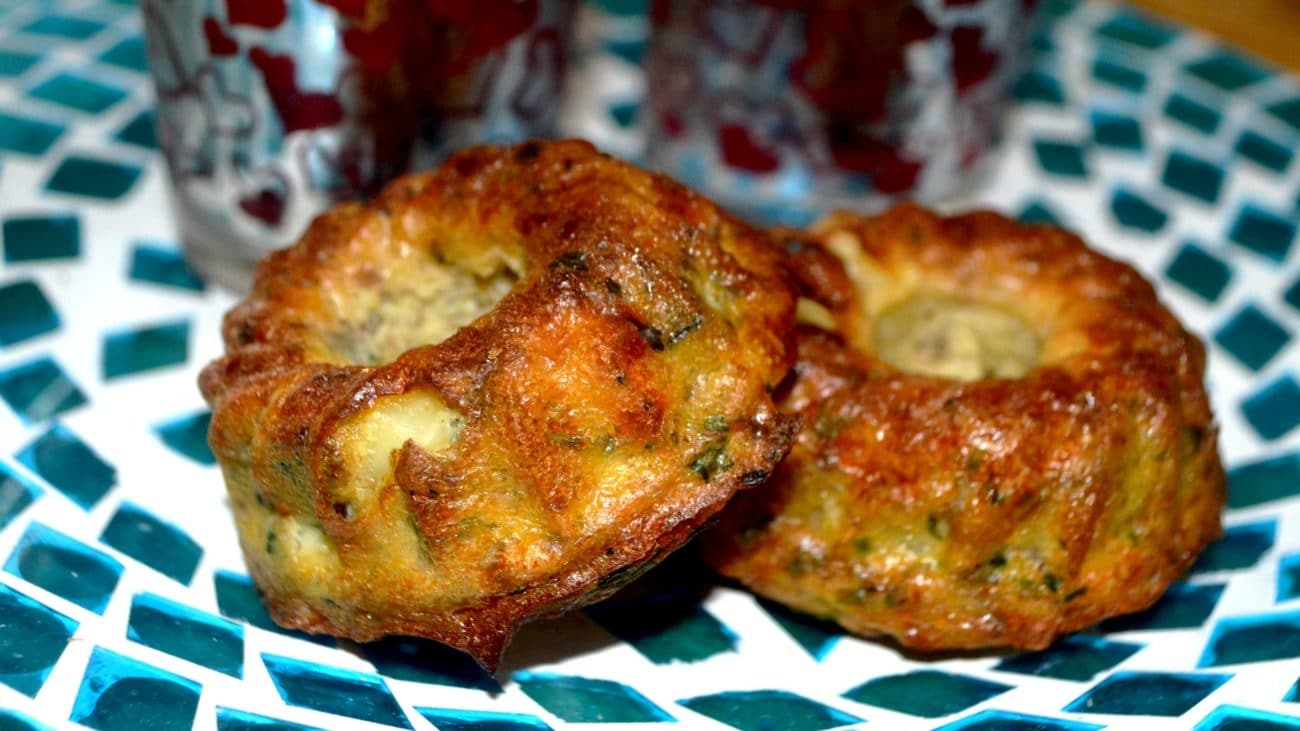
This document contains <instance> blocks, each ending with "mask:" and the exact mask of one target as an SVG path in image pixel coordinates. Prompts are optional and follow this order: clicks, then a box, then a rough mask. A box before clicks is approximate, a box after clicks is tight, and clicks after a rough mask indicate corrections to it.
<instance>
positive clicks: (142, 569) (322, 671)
mask: <svg viewBox="0 0 1300 731" xmlns="http://www.w3.org/2000/svg"><path fill="white" fill-rule="evenodd" d="M640 5H641V4H640V3H633V2H627V1H625V0H602V1H601V2H593V3H589V4H588V5H587V6H586V7H584V9H583V17H582V21H581V24H580V29H581V34H580V40H581V44H582V47H583V50H582V51H581V52H580V53H579V57H578V62H577V63H576V64H575V68H574V71H573V73H574V74H576V75H577V77H578V82H577V83H578V84H579V85H580V86H581V88H583V89H584V90H586V91H587V92H588V93H586V94H584V95H582V96H581V97H579V98H578V99H577V100H576V101H575V102H574V103H573V104H571V107H572V108H571V109H570V110H569V113H568V117H567V118H566V124H567V128H568V130H569V131H572V132H580V133H583V134H585V135H588V136H590V137H592V138H593V139H595V140H596V141H597V142H599V143H600V144H601V145H603V146H604V147H605V148H606V149H609V150H611V151H614V152H617V153H622V154H633V153H634V152H635V150H636V140H637V135H638V130H637V127H636V122H635V116H636V115H635V111H636V106H637V103H638V99H639V97H638V95H639V93H640V89H641V88H642V84H641V81H640V77H639V71H638V67H637V63H636V62H637V60H638V55H639V54H640V53H641V52H642V51H643V48H644V35H645V19H644V17H643V16H642V14H641V9H640ZM1045 12H1046V16H1047V17H1046V19H1045V22H1044V23H1043V25H1042V27H1041V28H1040V29H1039V31H1038V32H1037V33H1036V35H1035V39H1034V49H1035V50H1034V56H1033V60H1032V64H1031V68H1030V69H1029V70H1028V72H1027V73H1026V74H1025V75H1024V76H1023V77H1022V78H1021V79H1020V81H1019V82H1018V83H1017V85H1016V89H1015V92H1016V98H1017V102H1016V105H1015V108H1014V110H1013V113H1012V118H1011V120H1010V126H1009V129H1008V132H1007V139H1006V143H1005V145H1004V152H1003V155H1002V157H1001V159H1000V161H999V163H998V166H997V168H996V171H995V173H994V175H993V178H992V179H991V180H990V182H989V185H987V186H986V187H985V188H984V189H983V190H982V191H981V193H980V194H979V196H978V200H976V201H975V203H978V204H981V205H988V206H992V207H995V208H998V209H1001V210H1003V211H1005V212H1008V213H1010V214H1013V215H1017V216H1019V217H1021V218H1023V219H1028V220H1052V221H1057V222H1059V223H1060V224H1062V225H1064V226H1067V227H1070V228H1073V229H1076V230H1079V231H1080V232H1082V233H1083V234H1084V236H1085V237H1086V238H1087V239H1088V240H1089V241H1091V242H1093V243H1094V244H1095V245H1096V246H1098V247H1099V248H1101V249H1103V250H1105V251H1107V252H1109V253H1111V254H1113V255H1116V256H1119V257H1121V258H1124V259H1127V260H1129V261H1132V262H1133V263H1134V264H1135V265H1136V266H1137V267H1138V268H1140V269H1141V270H1142V271H1143V272H1144V273H1145V274H1147V275H1148V276H1149V277H1150V278H1151V279H1152V280H1153V281H1155V282H1156V283H1157V286H1158V288H1159V291H1160V293H1161V296H1162V298H1163V299H1164V300H1165V301H1166V302H1167V303H1168V304H1169V305H1170V306H1171V307H1172V308H1173V309H1174V310H1175V311H1176V312H1177V314H1178V315H1179V316H1180V317H1181V318H1182V319H1183V320H1184V321H1185V322H1186V323H1188V325H1189V326H1190V327H1191V328H1192V329H1193V330H1194V331H1195V332H1197V333H1198V334H1199V335H1201V336H1202V337H1203V338H1204V339H1205V340H1206V343H1207V345H1208V347H1209V352H1210V370H1209V381H1210V390H1211V393H1212V398H1213V402H1214V405H1215V408H1216V410H1217V414H1218V418H1219V421H1220V423H1221V426H1222V442H1221V445H1222V450H1223V454H1224V457H1225V460H1226V463H1227V465H1228V467H1229V471H1230V478H1229V479H1230V489H1229V503H1230V504H1229V509H1228V512H1227V515H1226V525H1227V530H1226V534H1225V536H1224V538H1223V540H1222V541H1220V542H1218V543H1216V544H1215V545H1213V546H1212V547H1211V548H1210V549H1209V550H1208V551H1207V552H1206V553H1205V554H1204V556H1202V557H1201V559H1200V560H1199V561H1198V563H1197V564H1196V566H1195V567H1194V568H1193V569H1192V571H1191V572H1190V574H1189V575H1188V576H1187V577H1185V578H1184V580H1182V581H1180V582H1178V583H1177V584H1175V586H1174V587H1173V588H1172V589H1171V590H1170V592H1169V594H1168V595H1167V596H1166V597H1165V598H1164V599H1163V600H1162V601H1161V602H1160V603H1159V604H1157V605H1156V606H1155V607H1154V608H1152V609H1151V610H1149V611H1147V612H1144V613H1141V614H1138V615H1134V616H1130V617H1125V618H1121V619H1118V620H1114V621H1111V622H1107V623H1105V624H1103V625H1102V626H1101V627H1099V628H1097V629H1096V630H1094V631H1091V632H1088V633H1084V634H1080V635H1075V636H1072V637H1069V638H1066V639H1064V640H1061V641H1059V642H1058V643H1057V644H1056V645H1055V646H1053V647H1052V648H1051V649H1049V650H1046V651H1043V652H1038V653H1028V654H975V655H962V656H948V657H940V658H922V657H916V656H911V655H906V654H903V653H901V652H900V651H898V650H897V649H896V648H894V647H892V646H889V645H885V644H881V643H876V642H870V641H865V640H860V639H856V638H852V637H847V636H844V635H842V634H841V633H839V632H838V631H836V630H835V629H834V628H832V627H828V626H826V625H823V624H819V623H816V622H813V621H811V620H809V619H807V618H805V617H800V616H797V615H793V614H791V613H788V612H785V611H782V610H780V609H779V608H777V607H774V606H771V605H769V604H766V603H764V602H759V601H756V600H755V599H754V598H753V597H752V596H750V595H748V594H746V593H743V592H741V591H737V590H735V589H732V588H727V587H716V586H715V587H706V588H707V590H706V591H704V592H702V593H698V592H692V591H684V590H672V589H671V588H669V589H665V590H664V591H663V592H661V593H659V594H654V593H651V595H650V596H648V597H642V599H640V600H639V601H628V602H624V603H622V604H614V605H603V606H602V607H595V608H590V609H588V610H586V611H582V612H577V613H574V614H571V615H568V616H566V617H564V618H562V619H559V620H555V621H550V622H545V623H539V624H535V625H531V626H529V627H527V628H526V629H525V630H524V631H523V632H522V633H521V635H520V637H519V638H518V639H517V641H516V643H515V645H514V646H513V647H512V649H511V651H510V652H509V653H508V655H507V658H506V667H505V668H504V669H503V671H502V672H500V673H498V674H497V676H496V677H489V676H487V675H485V674H483V673H482V671H480V670H478V668H477V667H476V666H475V665H473V663H471V662H470V661H468V660H467V659H466V658H464V657H463V656H461V655H458V654H456V653H454V652H451V651H448V650H445V649H442V648H440V647H439V646H436V645H433V644H432V643H428V642H423V641H419V640H410V639H393V640H388V641H385V642H380V643H376V644H372V645H366V646H357V645H355V644H351V643H338V642H335V641H334V640H331V639H326V638H317V637H308V636H306V635H302V634H298V633H294V632H286V631H283V630H280V629H279V628H277V627H275V626H274V625H273V624H271V623H270V621H269V620H268V618H267V616H266V613H265V611H264V610H263V609H262V607H261V605H260V604H259V603H258V601H257V598H256V595H255V593H254V591H253V589H252V587H251V585H250V583H249V580H248V578H247V576H246V573H245V569H244V567H243V563H242V560H241V558H240V556H239V553H238V550H237V547H236V544H235V539H234V532H233V530H232V527H231V521H230V518H229V509H228V507H227V504H226V501H225V495H224V489H223V486H222V481H221V476H220V473H219V470H218V469H217V467H216V466H215V465H214V463H213V459H212V455H211V453H210V452H209V451H208V450H207V447H206V444H205V441H204V437H205V431H206V426H207V423H208V419H209V414H208V412H207V410H206V407H205V405H204V404H203V402H202V400H201V398H200V397H199V394H198V392H197V389H196V387H195V376H196V374H197V371H198V369H199V368H200V367H201V365H202V364H203V363H205V362H206V361H207V360H209V359H210V358H212V357H214V356H215V355H217V353H218V352H219V350H220V343H219V341H218V323H219V321H220V317H221V314H222V313H223V312H224V311H225V310H226V309H227V308H228V307H229V306H230V305H231V304H232V303H233V298H232V297H231V296H229V295H228V294H225V293H223V292H220V291H215V290H214V289H212V288H210V287H207V286H205V285H204V284H203V282H201V281H200V280H199V279H197V278H196V277H195V276H194V275H193V274H192V273H191V272H190V270H189V269H188V268H187V267H186V266H185V264H184V262H183V260H182V259H181V257H180V255H179V254H178V250H177V245H176V242H175V240H174V237H175V234H174V232H173V230H172V228H171V225H170V221H169V217H168V216H167V214H166V196H165V180H164V175H163V172H164V171H163V169H162V166H161V165H160V162H159V160H158V157H157V153H156V150H155V146H156V141H155V140H154V139H153V135H152V126H151V116H150V109H151V94H152V92H151V89H150V87H149V84H148V80H147V77H146V75H145V68H144V53H143V42H142V40H141V36H140V27H139V19H138V17H137V10H136V9H135V7H134V6H133V4H131V3H129V2H113V1H110V0H51V1H50V2H42V3H24V2H15V1H14V0H0V237H2V240H0V246H2V248H3V262H2V263H0V708H7V709H10V710H7V711H0V725H6V727H17V728H22V727H25V726H30V727H36V728H39V727H41V726H42V725H45V726H54V727H61V726H65V725H69V724H71V723H79V724H83V725H85V726H89V727H92V728H101V729H109V728H137V727H143V725H144V723H145V720H146V719H147V720H148V721H149V722H150V723H151V724H153V726H154V727H158V728H163V727H168V728H171V727H182V728H183V727H187V726H193V727H195V728H201V729H212V728H218V729H257V728H276V729H292V728H299V727H322V728H339V727H349V728H351V727H355V728H391V727H398V728H425V729H427V728H434V727H436V728H441V729H489V728H491V729H543V728H548V727H549V728H553V729H564V728H570V727H575V728H576V727H581V728H602V727H610V728H613V727H615V725H617V726H618V727H620V728H623V727H627V725H628V724H632V725H633V726H634V727H638V728H651V727H655V728H657V727H661V726H663V725H664V724H669V723H678V724H682V725H683V726H684V727H690V728H714V729H726V728H733V727H734V728H738V729H742V730H743V731H756V730H757V729H825V728H833V727H840V726H848V725H861V724H864V723H865V724H867V725H868V727H871V728H936V727H944V728H964V729H974V728H1030V727H1033V728H1046V729H1087V728H1098V727H1102V726H1115V727H1125V726H1139V725H1140V726H1141V727H1142V728H1188V727H1192V726H1196V727H1197V728H1203V729H1219V728H1227V727H1229V726H1230V725H1232V724H1233V723H1234V722H1237V721H1241V720H1245V719H1249V720H1254V721H1257V722H1260V723H1262V724H1264V725H1261V726H1257V727H1258V728H1300V687H1297V681H1296V678H1297V677H1298V676H1300V497H1298V494H1300V346H1298V345H1297V342H1296V341H1297V336H1298V334H1300V254H1297V252H1296V251H1295V249H1296V248H1300V247H1298V246H1297V244H1296V241H1295V240H1296V227H1297V225H1298V224H1300V214H1298V208H1297V206H1298V204H1300V201H1297V192H1298V191H1300V163H1297V162H1296V160H1295V156H1296V153H1295V151H1296V149H1297V141H1300V84H1298V83H1297V80H1296V79H1295V78H1294V77H1291V76H1288V75H1286V74H1284V73H1282V72H1279V71H1277V70H1275V69H1271V68H1269V67H1267V66H1265V65H1263V64H1261V63H1260V62H1258V61H1255V60H1252V59H1251V58H1249V57H1247V56H1245V55H1243V54H1241V53H1239V52H1236V51H1233V50H1231V49H1227V48H1223V47H1221V46H1218V45H1216V44H1215V43H1213V42H1211V41H1210V40H1209V39H1207V38H1206V37H1204V36H1201V35H1198V34H1196V33H1192V32H1188V31H1185V30H1182V29H1179V28H1175V27H1170V26H1167V25H1164V24H1162V23H1159V22H1155V21H1152V20H1151V19H1149V18H1145V17H1143V16H1141V15H1139V14H1137V13H1135V12H1134V11H1131V10H1129V9H1126V8H1124V7H1122V6H1116V5H1110V4H1105V3H1086V4H1074V3H1069V2H1048V3H1045ZM675 566H676V567H677V568H678V569H680V570H685V571H688V572H689V571H690V569H689V567H686V568H684V569H683V568H682V567H681V565H680V564H675ZM677 585H678V586H683V584H680V583H679V584H677ZM686 585H689V584H686ZM1017 724H1020V725H1017ZM1033 724H1038V725H1036V726H1035V725H1033ZM1268 724H1273V725H1268Z"/></svg>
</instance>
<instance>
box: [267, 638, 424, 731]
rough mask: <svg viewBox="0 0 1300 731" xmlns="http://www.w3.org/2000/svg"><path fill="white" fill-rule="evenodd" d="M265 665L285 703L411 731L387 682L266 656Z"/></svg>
mask: <svg viewBox="0 0 1300 731" xmlns="http://www.w3.org/2000/svg"><path fill="white" fill-rule="evenodd" d="M262 662H263V663H264V664H265V665H266V669H267V671H268V672H269V673H270V674H271V681H272V682H274V683H275V689H276V690H277V691H278V692H279V693H280V697H281V698H283V699H284V702H285V703H288V704H289V705H291V706H301V707H303V708H312V709H315V710H318V711H324V712H326V713H335V714H338V715H340V716H347V717H348V718H356V719H360V720H363V721H370V722H371V723H378V724H382V725H385V726H396V727H398V728H411V722H410V721H409V720H407V718H406V714H404V713H403V712H402V709H401V708H400V707H399V706H398V705H397V701H396V700H395V699H394V698H393V694H392V691H390V690H389V688H388V685H387V684H386V683H385V682H384V680H383V678H380V677H379V676H377V675H370V674H368V673H361V672H355V671H352V670H344V669H342V668H334V667H327V666H325V665H316V664H314V663H309V662H305V661H303V660H298V659H295V658H292V657H284V656H280V655H270V654H263V655H262Z"/></svg>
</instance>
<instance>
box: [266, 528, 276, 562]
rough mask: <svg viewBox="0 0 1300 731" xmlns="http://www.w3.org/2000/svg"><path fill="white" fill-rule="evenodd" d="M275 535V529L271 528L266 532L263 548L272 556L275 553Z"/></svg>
mask: <svg viewBox="0 0 1300 731" xmlns="http://www.w3.org/2000/svg"><path fill="white" fill-rule="evenodd" d="M275 537H276V536H275V531H273V530H269V531H267V532H266V549H265V550H266V555H268V556H274V555H275Z"/></svg>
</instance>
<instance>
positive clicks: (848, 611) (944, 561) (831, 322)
mask: <svg viewBox="0 0 1300 731" xmlns="http://www.w3.org/2000/svg"><path fill="white" fill-rule="evenodd" d="M786 246H787V248H788V249H789V250H791V251H792V252H793V255H792V256H791V266H792V267H793V268H794V270H795V273H796V277H797V279H798V280H799V283H800V287H801V289H802V292H803V294H804V295H805V296H807V297H810V298H812V299H813V300H815V301H816V302H818V303H820V304H821V305H822V307H824V308H825V312H824V315H823V316H822V317H820V318H816V317H814V318H811V319H812V320H814V321H816V320H818V319H820V320H821V322H819V323H818V324H820V325H821V327H811V326H807V327H805V328H804V330H803V331H802V332H801V334H800V336H799V349H800V354H799V363H798V365H797V366H796V377H795V379H794V382H793V386H792V388H791V390H790V392H789V394H788V396H787V397H786V399H785V400H784V402H783V404H782V406H783V408H787V409H789V410H791V411H795V412H798V413H800V414H802V416H803V419H804V429H803V431H802V432H801V433H800V435H799V437H798V439H797V442H796V446H795V447H794V448H793V450H792V451H791V454H790V457H789V458H788V459H787V460H786V462H785V463H784V464H783V465H782V467H781V469H780V470H779V471H778V473H777V476H776V477H775V478H774V480H773V483H772V484H770V485H769V486H767V487H766V488H764V491H763V492H761V493H759V492H754V493H749V494H746V495H745V496H742V497H741V498H739V499H738V503H736V504H735V507H734V508H729V509H728V511H727V513H726V514H725V515H724V521H723V530H721V531H719V532H718V533H717V534H715V538H714V540H713V541H712V548H713V549H714V550H713V551H712V557H713V560H714V563H715V564H716V565H718V566H719V567H720V568H721V569H722V570H723V571H724V572H726V573H728V574H729V575H732V576H735V577H737V578H740V579H741V580H742V581H744V582H746V583H747V584H749V585H750V586H752V587H754V588H755V589H756V590H757V591H759V592H760V593H765V594H767V595H768V596H772V597H774V598H777V599H780V600H782V601H786V602H789V603H791V604H793V605H795V606H797V607H800V608H802V609H804V610H805V611H810V612H814V613H816V614H820V615H823V616H828V617H831V618H834V619H836V620H837V621H840V622H841V623H843V624H844V625H845V626H847V627H849V628H851V629H854V630H855V631H858V632H863V633H868V634H871V633H877V632H884V633H888V634H891V635H893V636H895V637H897V638H898V639H899V640H900V641H901V642H903V643H904V644H906V645H909V646H914V647H920V648H930V649H938V648H948V649H951V648H962V647H980V646H988V645H1000V644H1009V645H1015V646H1020V647H1042V646H1044V645H1045V644H1047V643H1048V642H1049V641H1050V640H1051V639H1052V637H1054V636H1055V635H1056V634H1058V633H1060V632H1065V631H1071V630H1074V629H1078V628H1080V627H1083V626H1086V625H1087V624H1090V623H1092V622H1095V621H1097V620H1099V619H1101V618H1103V617H1106V616H1110V615H1113V614H1117V613H1122V612H1128V611H1135V610H1137V609H1140V608H1143V607H1145V606H1147V605H1149V604H1150V603H1151V602H1152V601H1154V600H1155V599H1156V598H1157V597H1158V596H1159V594H1160V593H1161V592H1162V591H1163V590H1164V587H1165V586H1167V585H1168V583H1169V582H1170V581H1172V580H1173V578H1175V577H1176V576H1177V575H1178V574H1179V573H1180V572H1181V571H1183V570H1184V569H1185V568H1186V567H1187V566H1188V565H1190V563H1191V561H1192V559H1193V558H1194V557H1195V555H1196V553H1197V552H1199V550H1200V549H1201V548H1202V547H1203V546H1204V545H1205V543H1206V542H1208V541H1209V540H1211V539H1212V538H1213V537H1214V536H1215V535H1217V532H1218V525H1219V518H1218V511H1219V509H1220V508H1221V506H1222V503H1223V474H1222V468H1221V467H1220V465H1219V460H1218V455H1217V449H1216V445H1215V433H1216V430H1215V427H1214V423H1213V416H1212V414H1211V412H1210V407H1209V402H1208V399H1207V396H1206V393H1205V390H1204V386H1203V378H1204V369H1205V354H1204V349H1203V347H1202V346H1201V343H1200V342H1199V341H1198V340H1197V339H1196V338H1195V337H1194V336H1192V335H1191V334H1189V333H1188V332H1187V331H1186V330H1184V328H1183V327H1182V326H1181V325H1180V324H1179V323H1178V321H1177V320H1176V319H1175V318H1174V316H1173V315H1172V314H1171V313H1170V312H1169V311H1168V310H1167V309H1166V308H1165V307H1163V306H1162V305H1161V304H1160V303H1159V301H1158V300H1157V298H1156V296H1155V292H1154V290H1153V289H1152V287H1151V286H1150V285H1149V284H1148V283H1147V282H1146V281H1145V280H1144V279H1143V278H1142V277H1141V276H1140V275H1139V274H1138V273H1137V272H1136V271H1134V270H1133V269H1132V268H1131V267H1129V266H1128V265H1125V264H1122V263H1120V262H1117V261H1115V260H1112V259H1110V258H1107V257H1105V256H1103V255H1101V254H1099V253H1097V252H1095V251H1093V250H1091V249H1089V248H1087V247H1086V246H1085V245H1084V244H1083V242H1082V241H1080V240H1079V239H1078V238H1077V237H1076V236H1074V235H1072V234H1070V233H1068V232H1065V231H1062V230H1060V229H1057V228H1053V227H1047V226H1026V225H1023V224H1020V223H1017V222H1015V221H1011V220H1008V219H1006V218H1003V217H1002V216H999V215H996V214H993V213H982V212H981V213H971V214H965V215H959V216H954V217H948V218H944V217H939V216H936V215H934V214H932V213H929V212H927V211H924V210H922V209H920V208H917V207H914V206H902V207H900V208H897V209H894V210H892V211H890V212H887V213H885V214H882V215H880V216H876V217H870V218H868V217H861V216H853V215H847V214H845V215H840V216H833V217H831V218H830V219H828V220H826V221H824V222H822V223H820V224H819V225H818V226H817V227H815V229H814V230H813V231H812V232H811V233H810V234H808V235H806V236H801V235H798V234H795V233H791V234H790V235H789V236H788V237H787V239H786ZM918 297H919V298H921V299H922V300H923V301H925V302H928V303H933V302H939V303H941V304H947V305H952V306H965V307H969V308H970V309H971V311H973V312H975V313H976V316H978V317H983V318H986V319H988V320H993V321H996V322H998V323H1002V322H1004V321H1005V322H1011V323H1020V324H1022V325H1023V326H1024V329H1025V330H1026V331H1027V332H1028V334H1027V335H1024V338H1023V339H1024V342H1025V343H1028V345H1026V346H1025V347H1024V348H1022V349H1020V350H1016V351H1015V352H1013V353H1012V355H1013V356H1015V357H1012V358H1010V359H1009V361H1008V362H1011V363H1012V365H1015V364H1016V362H1018V361H1019V360H1023V363H1020V365H1021V366H1023V367H1019V368H1011V367H1008V370H1007V371H1006V373H1002V372H1001V371H997V370H996V369H998V368H1002V367H1003V366H1004V365H1005V364H1004V362H1003V361H1000V360H996V359H993V360H988V361H985V362H983V363H979V362H977V363H976V364H977V365H983V366H984V367H985V368H984V370H980V369H976V370H974V371H970V372H964V373H966V376H965V377H953V376H949V375H944V371H942V369H937V370H936V371H935V372H932V373H926V372H916V371H913V370H911V369H909V368H903V367H899V366H898V365H897V363H892V362H890V361H889V360H888V359H887V358H886V357H884V356H883V355H882V352H884V351H885V350H887V349H888V345H889V337H892V336H894V335H897V333H886V332H883V330H884V329H885V328H886V326H887V324H888V322H889V321H890V318H891V317H894V316H895V315H894V314H891V313H898V312H900V308H905V307H906V303H907V302H909V301H916V299H917V298H918ZM954 303H955V304H954ZM918 322H921V321H920V320H918ZM954 322H957V323H958V324H959V325H962V324H965V323H966V321H964V320H954ZM984 324H987V323H984ZM923 325H924V323H923V322H921V324H918V325H917V327H918V328H921V327H922V326H923ZM1014 331H1015V328H1014V327H1009V326H1008V327H1005V328H1001V329H993V330H985V331H982V332H981V331H979V330H978V328H972V333H973V334H972V333H967V335H968V339H970V340H972V341H973V340H977V339H978V337H977V336H981V337H982V336H985V335H987V334H988V332H993V333H994V335H995V337H993V340H994V341H995V342H992V343H987V342H986V343H979V346H980V347H981V348H984V349H986V350H987V349H992V350H995V351H997V350H998V349H999V348H1001V349H1007V348H1008V347H1010V346H1009V344H1008V343H1009V341H1016V339H1017V338H1018V337H1021V336H1020V335H1019V334H1016V333H1015V332H1014ZM904 334H907V333H904ZM1013 336H1014V337H1013ZM1017 342H1018V341H1017ZM1011 345H1016V343H1011ZM916 347H917V350H918V351H921V352H922V354H923V355H927V356H930V357H933V358H934V359H935V360H937V361H942V360H944V359H945V358H950V357H951V356H952V355H953V353H952V352H950V351H952V350H954V349H960V348H961V347H964V345H963V342H962V341H961V339H960V338H957V337H955V336H954V337H950V338H948V339H936V340H935V341H934V342H921V343H919V344H918V345H917V346H916ZM970 347H971V348H975V346H974V345H971V346H970ZM1017 347H1018V346H1017ZM1026 353H1028V355H1026Z"/></svg>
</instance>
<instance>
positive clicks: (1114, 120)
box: [1091, 110, 1143, 152]
mask: <svg viewBox="0 0 1300 731" xmlns="http://www.w3.org/2000/svg"><path fill="white" fill-rule="evenodd" d="M1091 120H1092V139H1093V141H1094V142H1096V143H1097V144H1098V145H1102V146H1103V147H1110V148H1114V149H1117V150H1126V151H1129V152H1141V151H1142V147H1143V145H1142V123H1141V122H1139V121H1138V120H1137V118H1136V117H1132V116H1129V115H1127V114H1123V113H1119V112H1110V111H1103V110H1096V111H1094V112H1093V113H1092V117H1091Z"/></svg>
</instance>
